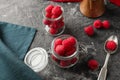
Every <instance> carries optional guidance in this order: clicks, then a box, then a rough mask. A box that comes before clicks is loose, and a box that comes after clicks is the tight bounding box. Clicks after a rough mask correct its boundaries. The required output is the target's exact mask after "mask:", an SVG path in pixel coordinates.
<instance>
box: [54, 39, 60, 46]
mask: <svg viewBox="0 0 120 80" xmlns="http://www.w3.org/2000/svg"><path fill="white" fill-rule="evenodd" d="M54 45H55V46H57V45H62V39H61V38H57V39H56V40H55V41H54Z"/></svg>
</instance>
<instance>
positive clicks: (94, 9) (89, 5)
mask: <svg viewBox="0 0 120 80" xmlns="http://www.w3.org/2000/svg"><path fill="white" fill-rule="evenodd" d="M80 11H81V13H82V14H83V15H85V16H87V17H91V18H96V17H99V16H101V15H102V14H103V13H104V12H105V4H104V0H82V1H81V3H80Z"/></svg>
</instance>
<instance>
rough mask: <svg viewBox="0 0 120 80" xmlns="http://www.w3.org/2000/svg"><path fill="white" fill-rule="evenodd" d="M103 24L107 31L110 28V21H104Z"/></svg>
mask: <svg viewBox="0 0 120 80" xmlns="http://www.w3.org/2000/svg"><path fill="white" fill-rule="evenodd" d="M102 24H103V27H104V28H105V29H108V28H110V22H109V21H108V20H104V21H103V22H102Z"/></svg>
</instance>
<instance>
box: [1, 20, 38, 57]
mask: <svg viewBox="0 0 120 80" xmlns="http://www.w3.org/2000/svg"><path fill="white" fill-rule="evenodd" d="M0 32H1V33H0V34H1V39H2V41H3V42H4V44H6V45H7V46H8V47H9V48H10V50H12V51H13V52H15V53H17V55H18V57H19V58H20V59H23V58H24V56H25V53H26V52H27V50H28V48H29V46H30V44H31V42H32V39H33V37H34V35H35V32H36V29H34V28H29V27H24V26H20V25H15V24H10V23H6V22H0ZM15 55H16V54H15Z"/></svg>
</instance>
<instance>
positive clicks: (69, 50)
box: [51, 35, 79, 68]
mask: <svg viewBox="0 0 120 80" xmlns="http://www.w3.org/2000/svg"><path fill="white" fill-rule="evenodd" d="M52 44H53V46H52V55H51V59H52V61H54V62H55V63H56V64H57V65H59V66H60V67H62V68H68V67H71V66H73V65H75V64H76V63H77V61H78V58H79V56H78V52H77V51H78V50H77V49H78V46H77V44H78V43H77V40H76V39H75V37H73V36H67V37H66V35H62V36H61V37H58V38H56V39H55V40H53V43H52Z"/></svg>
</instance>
